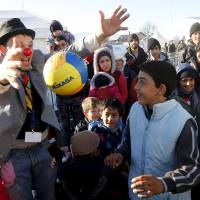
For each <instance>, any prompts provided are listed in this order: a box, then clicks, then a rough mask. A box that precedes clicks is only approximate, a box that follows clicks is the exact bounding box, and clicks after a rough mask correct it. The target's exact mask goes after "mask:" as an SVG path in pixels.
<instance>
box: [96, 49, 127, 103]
mask: <svg viewBox="0 0 200 200" xmlns="http://www.w3.org/2000/svg"><path fill="white" fill-rule="evenodd" d="M102 52H106V53H107V54H108V55H109V57H110V58H111V65H112V66H111V71H110V75H111V76H112V77H114V79H115V84H116V86H117V87H118V89H119V94H120V101H121V102H122V103H123V104H124V103H125V101H126V99H127V97H128V89H127V82H126V78H125V76H124V73H123V72H122V71H120V70H117V69H116V66H115V57H114V54H113V52H112V50H111V49H109V48H108V47H103V48H100V49H98V50H96V51H95V53H94V60H93V67H94V74H96V73H98V72H101V69H100V67H99V64H98V61H99V57H100V54H102Z"/></svg>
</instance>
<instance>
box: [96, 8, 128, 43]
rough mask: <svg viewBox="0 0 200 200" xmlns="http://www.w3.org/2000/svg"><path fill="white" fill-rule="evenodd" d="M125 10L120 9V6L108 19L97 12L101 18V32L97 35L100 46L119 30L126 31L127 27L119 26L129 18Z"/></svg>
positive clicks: (101, 12)
mask: <svg viewBox="0 0 200 200" xmlns="http://www.w3.org/2000/svg"><path fill="white" fill-rule="evenodd" d="M126 12H127V9H126V8H124V9H121V6H118V8H117V9H116V10H115V11H114V12H113V14H112V16H111V17H110V18H109V19H105V15H104V13H103V11H99V13H100V17H101V31H100V33H99V34H97V41H98V42H99V44H101V43H102V42H103V41H104V40H105V39H106V38H107V37H109V36H111V35H114V34H115V33H117V32H118V31H120V30H127V29H128V28H127V27H122V26H121V24H122V23H123V22H124V21H125V20H126V19H127V18H128V17H129V14H127V13H126Z"/></svg>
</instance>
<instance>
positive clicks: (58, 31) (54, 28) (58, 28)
mask: <svg viewBox="0 0 200 200" xmlns="http://www.w3.org/2000/svg"><path fill="white" fill-rule="evenodd" d="M50 31H51V36H50V38H53V39H55V38H56V37H58V36H59V35H63V36H64V37H65V38H66V40H67V41H68V43H69V45H70V44H72V43H73V42H74V41H75V37H74V35H73V34H72V33H71V32H69V31H64V30H63V26H62V24H61V23H60V22H59V21H57V20H53V21H52V22H51V24H50Z"/></svg>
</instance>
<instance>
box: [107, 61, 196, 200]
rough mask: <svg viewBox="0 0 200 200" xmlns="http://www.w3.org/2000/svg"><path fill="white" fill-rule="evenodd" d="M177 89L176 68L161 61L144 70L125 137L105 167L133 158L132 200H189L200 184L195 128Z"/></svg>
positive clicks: (130, 178)
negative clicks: (176, 97)
mask: <svg viewBox="0 0 200 200" xmlns="http://www.w3.org/2000/svg"><path fill="white" fill-rule="evenodd" d="M175 87H176V70H175V68H174V66H173V65H171V64H170V63H167V62H163V61H151V62H147V63H145V64H144V65H142V66H141V70H140V73H139V75H138V82H137V85H136V92H137V95H138V102H136V103H135V104H133V106H132V108H131V111H130V114H129V118H128V122H127V126H126V128H125V138H124V140H123V143H122V145H121V146H120V147H119V148H118V150H117V153H115V154H111V155H110V156H109V157H107V158H106V160H105V163H106V164H107V165H109V166H111V167H117V166H118V165H119V164H121V162H122V160H123V159H126V158H127V156H129V158H130V160H131V166H130V172H129V196H130V199H132V200H135V199H138V198H141V197H142V198H143V197H145V198H148V197H152V196H154V195H157V196H155V197H153V198H152V199H159V200H161V199H169V200H175V199H191V197H190V195H191V194H190V189H191V188H192V187H193V186H194V185H196V184H197V183H198V182H199V173H200V169H199V167H198V166H199V153H198V152H199V151H198V145H197V130H198V128H197V125H196V122H195V120H194V118H193V117H192V116H191V115H190V114H189V113H188V112H187V111H186V110H185V109H184V108H183V107H182V106H181V105H180V104H179V103H178V102H177V101H176V100H174V99H172V100H169V99H168V98H169V95H170V94H171V93H172V91H173V90H174V89H175Z"/></svg>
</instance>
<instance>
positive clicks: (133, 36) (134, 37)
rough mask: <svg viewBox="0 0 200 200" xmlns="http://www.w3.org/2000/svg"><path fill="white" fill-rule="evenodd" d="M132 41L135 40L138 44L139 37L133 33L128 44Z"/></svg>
mask: <svg viewBox="0 0 200 200" xmlns="http://www.w3.org/2000/svg"><path fill="white" fill-rule="evenodd" d="M133 40H136V41H138V43H139V37H138V36H137V34H135V33H132V34H131V35H130V40H129V42H131V41H133Z"/></svg>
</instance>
